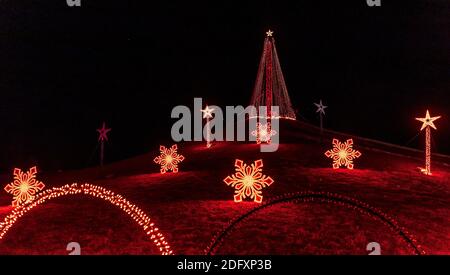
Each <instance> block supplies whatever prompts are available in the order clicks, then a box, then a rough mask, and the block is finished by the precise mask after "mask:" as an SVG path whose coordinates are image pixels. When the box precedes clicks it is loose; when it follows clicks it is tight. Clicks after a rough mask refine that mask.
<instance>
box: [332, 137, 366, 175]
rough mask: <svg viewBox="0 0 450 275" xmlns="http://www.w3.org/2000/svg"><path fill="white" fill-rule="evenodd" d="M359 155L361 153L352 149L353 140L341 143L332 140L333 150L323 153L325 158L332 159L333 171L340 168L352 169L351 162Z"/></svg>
mask: <svg viewBox="0 0 450 275" xmlns="http://www.w3.org/2000/svg"><path fill="white" fill-rule="evenodd" d="M361 155H362V154H361V152H359V151H357V150H354V149H353V139H348V140H347V141H346V142H345V143H342V142H340V141H339V140H337V139H335V138H334V139H333V149H331V150H328V151H326V152H325V156H327V157H329V158H332V159H333V169H339V167H341V166H345V167H347V168H348V169H353V167H354V165H353V160H354V159H356V158H359V157H360V156H361Z"/></svg>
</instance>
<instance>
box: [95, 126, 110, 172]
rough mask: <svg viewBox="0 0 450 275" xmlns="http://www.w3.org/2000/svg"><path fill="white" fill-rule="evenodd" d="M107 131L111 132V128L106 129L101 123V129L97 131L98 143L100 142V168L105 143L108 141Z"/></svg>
mask: <svg viewBox="0 0 450 275" xmlns="http://www.w3.org/2000/svg"><path fill="white" fill-rule="evenodd" d="M109 131H111V128H106V123H105V122H103V126H102V128H100V129H97V132H98V141H99V142H100V166H103V158H104V155H105V142H106V141H108V132H109Z"/></svg>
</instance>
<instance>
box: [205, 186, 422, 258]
mask: <svg viewBox="0 0 450 275" xmlns="http://www.w3.org/2000/svg"><path fill="white" fill-rule="evenodd" d="M290 202H294V203H301V202H320V203H333V204H336V205H341V206H345V207H348V208H350V209H352V210H355V211H359V212H361V213H363V214H366V215H368V216H369V217H371V218H373V219H376V220H379V221H381V222H382V223H383V224H385V225H386V226H388V227H389V229H391V230H392V231H393V232H395V233H397V234H398V235H399V236H400V237H401V238H402V239H403V240H404V241H405V242H406V243H407V244H408V246H409V247H410V248H411V249H412V251H414V254H417V255H424V254H426V252H425V250H423V249H422V247H421V246H420V245H418V244H417V240H416V239H415V238H414V237H413V236H412V235H411V234H410V233H409V232H408V231H406V230H405V229H404V228H403V227H401V226H400V225H399V224H398V222H397V221H396V220H395V219H394V218H392V217H390V216H388V215H387V214H385V213H384V212H383V211H381V210H379V209H377V208H375V207H372V206H370V205H369V204H367V203H365V202H362V201H359V200H356V199H353V198H350V197H346V196H342V195H339V194H334V193H329V192H309V191H307V192H297V193H288V194H285V195H282V196H279V197H276V198H274V199H272V200H269V201H267V202H265V203H263V204H261V205H259V206H257V207H255V208H253V209H250V210H249V211H248V212H246V213H244V214H243V215H241V216H239V217H237V218H235V219H233V220H231V221H230V222H229V223H228V225H227V226H226V227H225V228H224V229H223V230H222V231H220V232H219V233H218V234H217V235H216V236H215V237H214V238H213V239H212V241H211V243H210V245H209V246H208V247H207V248H206V249H205V254H206V255H214V254H215V252H216V251H217V250H218V249H219V248H220V246H221V245H222V243H223V242H224V240H225V238H226V237H227V236H228V235H229V234H230V233H231V232H232V231H233V229H234V228H235V227H236V226H238V225H239V224H240V223H241V222H244V221H245V220H246V219H248V218H249V217H251V216H252V215H254V214H255V213H257V212H259V211H261V210H263V209H266V208H269V207H271V206H274V205H277V204H279V203H290Z"/></svg>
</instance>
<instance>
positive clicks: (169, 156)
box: [153, 144, 184, 174]
mask: <svg viewBox="0 0 450 275" xmlns="http://www.w3.org/2000/svg"><path fill="white" fill-rule="evenodd" d="M177 150H178V147H177V145H176V144H174V145H172V147H170V148H166V147H165V146H162V145H160V146H159V151H160V153H161V154H160V155H159V156H157V157H156V158H155V159H154V160H153V161H154V162H155V163H156V164H160V165H161V170H160V171H161V174H165V173H166V172H167V171H172V172H173V173H178V163H180V162H182V161H183V160H184V156H182V155H180V154H178V153H177Z"/></svg>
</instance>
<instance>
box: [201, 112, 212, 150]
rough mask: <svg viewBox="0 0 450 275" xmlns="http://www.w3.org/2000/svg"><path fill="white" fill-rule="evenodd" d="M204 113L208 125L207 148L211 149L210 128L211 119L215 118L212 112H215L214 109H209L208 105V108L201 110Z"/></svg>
mask: <svg viewBox="0 0 450 275" xmlns="http://www.w3.org/2000/svg"><path fill="white" fill-rule="evenodd" d="M201 111H202V113H203V118H206V125H207V127H208V129H207V132H206V147H207V148H209V147H211V127H210V126H209V119H210V118H212V117H213V115H212V112H213V111H214V108H209V106H208V105H206V108H205V109H203V110H201Z"/></svg>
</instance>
